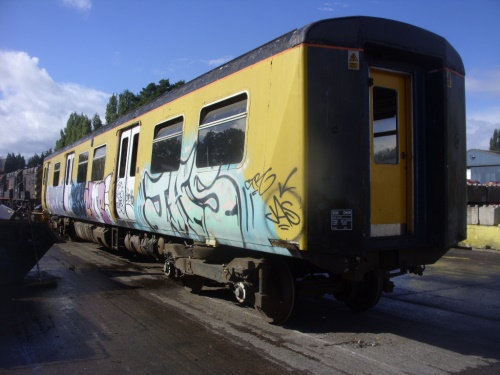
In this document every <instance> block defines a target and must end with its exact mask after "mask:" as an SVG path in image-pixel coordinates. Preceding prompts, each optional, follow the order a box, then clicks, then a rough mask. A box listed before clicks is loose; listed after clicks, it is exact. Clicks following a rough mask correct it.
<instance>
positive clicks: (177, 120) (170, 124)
mask: <svg viewBox="0 0 500 375" xmlns="http://www.w3.org/2000/svg"><path fill="white" fill-rule="evenodd" d="M184 124H185V117H184V115H179V116H175V117H172V118H170V119H168V120H165V121H162V122H161V123H159V124H157V125H156V126H155V128H154V132H153V142H152V146H151V163H150V166H151V167H150V171H151V173H165V172H177V171H178V170H179V169H180V165H181V158H182V143H183V142H184ZM178 126H180V130H177V131H176V127H178ZM168 128H172V129H173V130H174V131H173V132H172V133H167V134H166V135H164V136H160V137H159V136H158V134H161V131H162V130H163V129H168ZM177 137H180V150H179V160H178V165H176V169H172V170H167V169H165V170H163V169H161V168H157V167H156V165H155V164H154V162H153V160H157V159H155V158H154V156H155V153H154V152H155V144H160V143H162V142H165V141H168V140H171V139H175V138H177ZM176 162H177V160H176Z"/></svg>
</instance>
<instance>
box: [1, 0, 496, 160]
mask: <svg viewBox="0 0 500 375" xmlns="http://www.w3.org/2000/svg"><path fill="white" fill-rule="evenodd" d="M355 15H367V16H375V17H384V18H390V19H395V20H398V21H402V22H407V23H410V24H413V25H416V26H419V27H422V28H425V29H427V30H430V31H432V32H435V33H437V34H439V35H441V36H443V37H445V38H446V39H447V40H448V41H449V42H450V43H451V44H452V45H453V46H454V47H455V48H456V49H457V51H458V52H459V53H460V55H461V56H462V59H463V61H464V64H465V69H466V95H467V137H468V139H467V146H468V148H469V149H470V148H482V149H487V148H488V147H489V138H490V137H491V135H492V133H493V130H494V129H495V128H499V129H500V41H499V37H500V26H499V21H498V19H499V18H500V0H468V1H466V0H405V1H403V0H399V1H397V0H345V1H315V0H287V1H284V0H275V1H273V0H267V1H266V0H252V1H239V0H211V1H208V0H205V1H202V0H180V1H177V0H164V1H162V0H0V131H1V137H0V156H6V154H7V153H10V152H14V153H16V154H17V153H21V154H22V155H25V156H26V157H30V156H32V155H33V154H34V153H35V152H36V153H38V154H40V153H41V152H43V151H45V150H47V149H49V148H53V147H54V145H55V141H56V139H57V138H59V133H60V130H61V129H63V128H64V127H65V126H66V122H67V120H68V117H69V115H70V114H71V113H72V112H75V111H76V112H77V113H84V114H86V115H87V116H89V117H93V115H94V114H95V113H98V114H99V115H100V116H101V118H102V119H103V120H104V114H105V108H106V103H107V101H108V99H109V97H110V95H111V94H113V93H117V94H118V93H120V92H122V91H123V90H125V89H128V90H130V91H132V92H134V93H138V92H139V91H140V90H141V89H142V88H143V87H145V86H147V85H148V84H149V83H150V82H155V83H157V82H158V81H159V80H160V79H165V78H168V79H170V82H171V83H174V82H176V81H178V80H181V79H183V80H185V81H189V80H191V79H193V78H195V77H197V76H199V75H201V74H203V73H205V72H207V71H209V70H211V69H213V68H215V67H216V66H218V65H220V64H222V63H224V62H225V61H228V60H229V59H232V58H234V57H237V56H239V55H241V54H243V53H245V52H247V51H249V50H251V49H253V48H255V47H258V46H260V45H262V44H264V43H266V42H268V41H270V40H272V39H274V38H276V37H278V36H280V35H282V34H284V33H286V32H288V31H291V30H293V29H295V28H298V27H302V26H304V25H306V24H308V23H310V22H313V21H317V20H320V19H325V18H332V17H345V16H355Z"/></svg>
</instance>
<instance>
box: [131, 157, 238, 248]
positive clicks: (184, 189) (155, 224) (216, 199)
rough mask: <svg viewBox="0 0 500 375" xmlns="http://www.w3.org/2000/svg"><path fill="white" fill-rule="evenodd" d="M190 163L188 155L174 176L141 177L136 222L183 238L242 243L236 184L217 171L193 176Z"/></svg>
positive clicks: (172, 174) (168, 174) (192, 166)
mask: <svg viewBox="0 0 500 375" xmlns="http://www.w3.org/2000/svg"><path fill="white" fill-rule="evenodd" d="M194 149H195V148H193V150H194ZM194 161H195V158H194V156H193V152H191V154H190V155H189V156H188V158H187V159H186V160H181V164H180V168H179V171H178V172H174V173H172V172H167V173H163V174H161V175H159V176H154V175H152V174H150V173H149V172H147V171H145V172H144V173H143V177H142V180H141V184H140V188H139V195H138V198H137V202H136V203H137V204H136V207H137V208H138V209H137V210H136V215H137V218H138V221H139V222H140V223H145V224H146V225H147V226H148V227H150V228H152V229H153V230H164V231H167V232H171V233H172V234H174V235H178V236H183V237H186V236H190V237H198V238H200V239H204V238H212V237H214V236H215V234H216V235H217V236H220V237H223V238H230V239H232V240H235V241H244V235H243V233H242V230H241V220H242V216H243V215H244V213H242V207H241V203H240V202H241V197H240V192H239V189H238V183H237V181H236V180H235V179H234V178H233V177H231V176H230V175H229V174H227V173H226V172H223V170H222V168H221V167H219V168H218V170H217V171H216V172H215V171H214V172H210V173H203V174H194V173H193V168H194ZM235 228H239V229H237V230H236V231H235Z"/></svg>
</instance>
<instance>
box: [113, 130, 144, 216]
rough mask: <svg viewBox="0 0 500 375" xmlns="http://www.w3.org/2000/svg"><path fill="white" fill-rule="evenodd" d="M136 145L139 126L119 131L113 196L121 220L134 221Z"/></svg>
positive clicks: (137, 143)
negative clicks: (114, 195)
mask: <svg viewBox="0 0 500 375" xmlns="http://www.w3.org/2000/svg"><path fill="white" fill-rule="evenodd" d="M138 146H139V126H135V127H133V128H131V129H128V130H125V131H123V132H122V133H121V137H120V157H119V160H118V176H117V179H116V197H115V198H116V213H117V215H118V217H119V218H120V219H123V220H132V221H135V213H134V189H135V174H136V172H137V171H136V166H137V149H138Z"/></svg>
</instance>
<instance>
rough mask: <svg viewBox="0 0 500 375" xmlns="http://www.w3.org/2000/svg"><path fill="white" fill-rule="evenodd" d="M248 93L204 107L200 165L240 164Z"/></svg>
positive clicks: (200, 130)
mask: <svg viewBox="0 0 500 375" xmlns="http://www.w3.org/2000/svg"><path fill="white" fill-rule="evenodd" d="M247 102H248V97H247V94H240V95H238V96H235V97H233V98H230V99H228V100H224V101H222V102H219V103H216V104H213V105H211V106H208V107H205V108H203V110H202V111H201V121H200V127H199V130H198V146H197V149H196V166H197V167H211V166H217V165H224V164H236V163H239V162H241V161H242V160H243V152H244V148H245V131H246V120H247Z"/></svg>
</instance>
